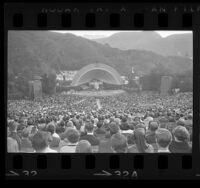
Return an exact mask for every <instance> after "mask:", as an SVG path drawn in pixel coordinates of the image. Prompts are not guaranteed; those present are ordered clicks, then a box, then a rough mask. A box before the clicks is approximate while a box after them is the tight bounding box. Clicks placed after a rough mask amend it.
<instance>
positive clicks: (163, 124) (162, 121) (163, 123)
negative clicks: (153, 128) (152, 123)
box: [159, 117, 169, 128]
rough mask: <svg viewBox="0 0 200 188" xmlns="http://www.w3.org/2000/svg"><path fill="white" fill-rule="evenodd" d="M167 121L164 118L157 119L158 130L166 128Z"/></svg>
mask: <svg viewBox="0 0 200 188" xmlns="http://www.w3.org/2000/svg"><path fill="white" fill-rule="evenodd" d="M168 123H169V120H168V119H167V118H166V117H161V118H160V119H159V124H160V128H166V127H167V124H168Z"/></svg>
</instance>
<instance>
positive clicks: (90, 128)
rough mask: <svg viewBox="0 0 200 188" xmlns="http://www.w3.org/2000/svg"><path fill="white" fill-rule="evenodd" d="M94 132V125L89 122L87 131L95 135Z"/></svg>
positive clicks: (86, 126)
mask: <svg viewBox="0 0 200 188" xmlns="http://www.w3.org/2000/svg"><path fill="white" fill-rule="evenodd" d="M93 130H94V125H93V124H92V123H91V122H87V123H86V124H85V131H86V132H87V133H93Z"/></svg>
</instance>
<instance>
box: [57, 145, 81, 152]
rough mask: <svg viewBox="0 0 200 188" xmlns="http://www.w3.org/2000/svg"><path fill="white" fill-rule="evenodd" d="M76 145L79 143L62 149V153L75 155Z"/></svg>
mask: <svg viewBox="0 0 200 188" xmlns="http://www.w3.org/2000/svg"><path fill="white" fill-rule="evenodd" d="M76 145H77V143H74V144H70V143H69V144H68V145H66V146H63V147H61V148H60V153H75V151H76Z"/></svg>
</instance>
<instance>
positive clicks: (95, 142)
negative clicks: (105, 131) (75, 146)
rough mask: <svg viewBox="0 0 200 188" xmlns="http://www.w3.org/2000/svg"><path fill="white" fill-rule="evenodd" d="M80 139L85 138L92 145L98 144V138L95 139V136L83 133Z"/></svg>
mask: <svg viewBox="0 0 200 188" xmlns="http://www.w3.org/2000/svg"><path fill="white" fill-rule="evenodd" d="M80 140H87V141H88V142H90V144H91V145H92V146H97V145H99V139H97V138H96V137H95V136H93V135H84V136H81V138H80Z"/></svg>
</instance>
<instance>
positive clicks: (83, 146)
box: [75, 140, 92, 153]
mask: <svg viewBox="0 0 200 188" xmlns="http://www.w3.org/2000/svg"><path fill="white" fill-rule="evenodd" d="M75 152H76V153H92V146H91V144H90V143H89V142H88V141H87V140H81V141H79V143H78V144H77V145H76V151H75Z"/></svg>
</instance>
